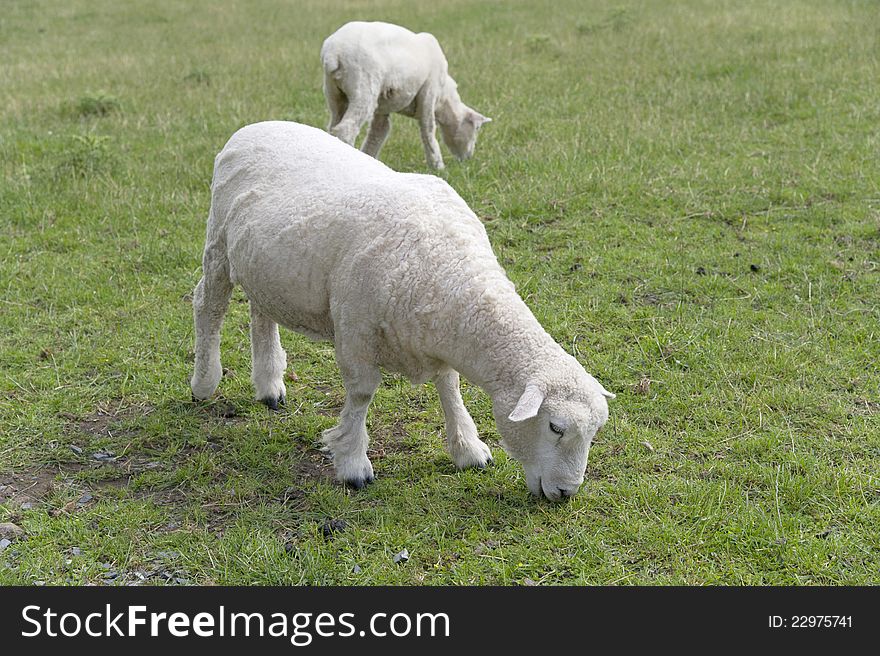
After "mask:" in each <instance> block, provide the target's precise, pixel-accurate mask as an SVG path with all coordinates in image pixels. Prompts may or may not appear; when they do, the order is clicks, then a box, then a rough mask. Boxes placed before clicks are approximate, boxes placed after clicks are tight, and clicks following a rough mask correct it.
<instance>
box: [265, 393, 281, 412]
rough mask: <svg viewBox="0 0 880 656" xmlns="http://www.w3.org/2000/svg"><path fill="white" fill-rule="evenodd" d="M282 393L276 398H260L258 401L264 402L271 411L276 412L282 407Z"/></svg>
mask: <svg viewBox="0 0 880 656" xmlns="http://www.w3.org/2000/svg"><path fill="white" fill-rule="evenodd" d="M284 401H285V399H284V395H283V394H282V395H280V396H279V397H278V398H277V399H273V398H268V399H260V403H265V404H266V406H267V407H268V408H269V409H270V410H272V411H273V412H278V410H279V408H283V407H284Z"/></svg>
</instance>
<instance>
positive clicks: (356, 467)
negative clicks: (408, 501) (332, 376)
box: [321, 347, 382, 490]
mask: <svg viewBox="0 0 880 656" xmlns="http://www.w3.org/2000/svg"><path fill="white" fill-rule="evenodd" d="M337 349H338V347H337ZM337 360H338V361H339V369H340V372H341V373H342V381H343V383H344V384H345V404H344V405H343V407H342V412H341V413H340V416H339V423H338V424H337V425H336V426H334V427H333V428H331V429H329V430H325V431H324V433H323V435H322V437H321V439H322V441H323V442H324V444H325V445H326V446H327V449H328V450H329V451H330V454H331V455H332V456H333V466H334V467H335V468H336V478H337V479H338V480H340V481H342V482H343V483H346V484H347V485H350V486H351V487H353V488H355V489H358V490H359V489H361V488H362V487H364V486H365V485H366V484H367V483H369V482H371V481H372V480H373V464H372V463H371V462H370V459H369V458H368V457H367V446H368V444H369V440H370V438H369V435H367V409H368V408H369V407H370V402H371V401H372V400H373V395H374V394H375V393H376V390H377V389H378V388H379V383H381V382H382V375H381V373H380V372H379V367H377V366H376V365H374V364H368V363H365V362H362V361H359V360H348V359H346V358H345V357H344V356H342V357H340V353H339V350H337Z"/></svg>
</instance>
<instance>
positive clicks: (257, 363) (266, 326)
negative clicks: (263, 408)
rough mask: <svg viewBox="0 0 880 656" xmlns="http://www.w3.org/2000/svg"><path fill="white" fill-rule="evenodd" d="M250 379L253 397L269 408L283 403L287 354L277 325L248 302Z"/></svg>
mask: <svg viewBox="0 0 880 656" xmlns="http://www.w3.org/2000/svg"><path fill="white" fill-rule="evenodd" d="M251 368H252V371H251V380H252V381H253V383H254V388H255V389H256V391H257V398H258V399H259V400H260V401H262V402H263V403H265V404H266V405H267V406H269V408H271V409H272V410H278V406H279V405H284V401H285V398H286V396H287V394H286V391H285V389H284V370H285V369H286V368H287V355H286V354H285V353H284V349H283V348H281V338H280V336H279V335H278V324H277V323H275V322H274V321H272V320H271V319H269V318H268V317H266V316H265V315H263V314H260V313H259V312H258V311H257V310H256V308H254V304H253V302H251Z"/></svg>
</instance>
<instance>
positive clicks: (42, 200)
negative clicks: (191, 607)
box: [0, 0, 880, 584]
mask: <svg viewBox="0 0 880 656" xmlns="http://www.w3.org/2000/svg"><path fill="white" fill-rule="evenodd" d="M357 18H361V19H363V18H367V19H385V20H389V21H392V22H399V23H402V24H405V25H408V26H410V27H413V28H416V29H419V30H426V31H430V32H433V33H434V34H435V35H437V37H438V38H439V39H440V41H441V43H442V44H443V45H444V47H445V49H446V52H447V56H448V59H449V61H450V67H451V72H452V74H453V75H454V76H455V77H456V79H457V80H458V82H459V88H460V91H461V94H462V97H463V98H464V99H465V101H466V102H468V103H469V104H471V105H473V106H474V107H476V108H477V109H479V110H480V111H482V112H484V113H486V114H488V115H489V116H492V117H493V118H494V119H495V121H494V122H493V123H492V124H490V125H488V126H486V128H485V129H484V130H483V132H482V136H481V140H480V142H479V143H478V145H477V151H476V156H475V158H474V159H473V160H471V161H470V162H467V163H465V164H459V163H456V162H454V161H451V158H450V157H448V155H447V162H448V164H449V169H448V171H447V172H446V173H445V174H444V175H445V177H446V178H447V179H448V180H449V182H450V183H451V184H452V186H453V187H454V188H455V189H456V190H457V191H458V192H459V193H460V194H461V195H462V197H463V198H464V199H465V200H466V201H467V202H468V203H469V204H470V205H471V207H472V208H473V209H474V210H475V211H476V212H477V214H478V215H480V216H481V217H482V218H483V219H484V221H485V224H486V229H487V230H488V232H489V236H490V238H491V240H492V243H493V245H494V247H495V249H496V253H497V254H498V257H499V259H500V261H501V262H502V264H503V265H504V266H505V268H506V269H507V271H508V273H509V275H510V277H511V278H512V279H513V280H514V282H515V283H516V284H517V287H518V289H519V290H520V292H521V294H522V295H523V297H524V298H525V299H526V301H527V302H528V303H529V305H530V306H531V307H532V308H533V310H534V311H535V313H536V315H537V317H538V319H539V320H540V321H541V322H542V323H543V325H544V326H545V327H546V328H547V330H548V331H549V332H550V333H551V334H552V335H553V336H554V337H555V338H556V339H557V340H558V341H559V342H560V343H561V344H562V345H563V346H564V347H565V348H566V349H568V350H569V351H570V352H572V353H574V354H575V355H577V357H579V359H580V360H581V361H582V362H583V363H584V365H585V366H586V368H587V369H588V370H589V371H591V372H592V373H593V374H595V375H596V376H597V377H598V378H599V379H600V380H601V381H602V382H603V383H604V384H605V386H606V387H608V389H610V390H613V391H616V392H617V393H618V397H617V400H616V401H614V402H613V404H612V406H611V420H610V421H609V424H608V426H607V427H606V429H605V430H604V431H603V432H602V433H601V434H600V436H599V439H598V440H597V442H596V444H595V446H594V448H593V452H592V454H591V458H590V465H589V468H588V476H587V482H586V484H585V485H584V488H583V489H582V492H581V494H580V495H579V496H578V497H577V498H576V499H574V500H572V501H571V502H570V503H566V504H560V505H556V504H551V503H547V502H541V501H536V500H534V499H532V498H530V497H529V495H528V492H527V489H526V486H525V482H524V478H523V474H522V470H521V467H520V466H519V465H518V464H517V463H516V462H514V461H513V460H511V459H508V458H506V457H505V456H504V455H503V453H502V452H501V450H500V448H498V446H497V433H496V429H495V426H494V423H493V421H492V416H491V409H490V404H489V401H488V399H487V398H486V397H485V395H484V394H483V393H482V392H481V391H480V390H478V389H476V388H473V387H467V386H466V388H465V401H466V403H467V404H468V406H469V407H470V408H471V409H472V411H473V414H474V416H475V418H476V420H477V423H478V426H479V427H480V429H481V432H482V435H483V436H484V437H485V439H486V440H487V441H488V442H489V443H490V445H491V446H492V447H493V451H494V453H495V460H496V465H495V466H494V467H493V468H491V469H490V470H488V471H486V472H461V473H459V472H457V471H455V469H454V467H453V466H452V464H451V462H450V461H449V459H448V457H447V456H446V455H445V453H444V451H443V443H442V434H441V430H442V416H441V413H440V409H439V403H438V400H437V398H436V393H435V391H434V390H433V389H432V388H431V387H430V386H423V387H418V388H413V387H411V386H410V385H409V384H408V383H407V382H406V381H405V380H402V379H399V378H398V377H395V376H393V375H390V374H389V375H386V379H385V385H384V386H383V387H382V388H381V390H380V392H379V394H378V396H377V398H376V402H375V404H374V406H373V408H372V410H371V414H370V417H369V427H370V430H371V434H372V446H371V449H372V454H371V455H372V459H373V463H374V466H375V468H376V472H377V475H378V479H377V481H376V482H375V483H374V484H373V485H371V486H369V487H368V489H366V490H365V491H362V492H352V491H349V490H346V489H344V488H343V487H341V486H339V485H338V484H336V483H335V482H334V481H333V480H332V478H331V474H330V471H329V468H328V466H327V464H326V463H325V462H324V461H323V459H322V457H321V456H320V455H319V454H318V453H317V451H316V450H315V447H314V444H315V440H316V438H317V437H318V436H319V434H320V431H321V430H322V429H324V428H328V427H329V426H331V425H332V424H333V422H334V417H335V415H336V413H337V412H338V409H339V406H340V404H341V401H342V398H343V388H342V385H341V383H340V379H339V375H338V372H337V370H336V367H335V364H334V360H333V352H332V347H331V346H330V345H328V344H322V343H315V342H310V341H308V340H307V339H305V338H303V337H300V336H298V335H295V334H292V333H289V332H283V333H282V340H283V342H284V345H285V348H286V349H287V351H288V354H289V361H290V366H291V369H293V370H294V371H295V372H296V375H297V377H298V379H297V380H291V381H289V384H288V387H289V390H288V398H289V408H288V411H287V412H285V413H283V414H279V415H272V414H271V413H268V412H267V411H266V409H265V408H264V407H263V406H261V405H259V404H258V403H256V402H254V401H253V399H252V390H251V387H250V383H249V357H250V356H249V343H248V337H247V330H248V317H247V306H246V304H245V302H244V297H243V295H242V294H241V293H240V292H237V293H236V295H235V297H234V302H233V303H232V308H231V312H230V314H229V317H228V319H227V321H226V324H225V327H224V331H223V345H222V349H223V357H224V366H225V367H227V368H228V373H227V376H226V377H225V378H224V380H223V381H222V384H221V388H220V393H221V394H222V397H221V398H218V400H217V401H216V402H215V403H213V404H209V405H200V404H194V403H192V402H190V401H189V396H190V394H189V389H188V384H187V382H188V377H189V375H190V368H191V366H192V342H193V335H192V327H191V305H190V297H189V294H190V293H191V290H192V288H193V286H194V284H195V282H196V281H197V280H198V277H199V265H200V259H201V250H202V246H203V239H204V224H205V218H206V214H207V209H208V203H209V184H210V178H211V167H212V162H213V157H214V155H215V154H216V153H217V152H218V151H219V149H220V148H221V147H222V146H223V144H224V142H225V140H226V139H227V138H228V137H229V136H230V135H231V134H232V133H233V132H234V131H235V130H236V129H237V128H238V127H240V126H242V125H244V124H246V123H251V122H255V121H259V120H263V119H270V118H274V119H290V120H297V121H301V122H304V123H308V124H311V125H318V126H322V127H323V126H324V124H325V122H326V110H325V107H324V101H323V96H322V93H321V71H320V64H319V61H318V51H319V49H320V45H321V42H322V40H323V39H324V37H325V36H327V35H328V34H330V33H331V32H332V31H333V30H334V29H335V28H336V27H338V26H339V25H340V24H342V23H343V22H345V21H347V20H351V19H357ZM878 25H880V8H878V6H877V4H876V3H874V2H868V1H855V0H853V1H847V2H843V1H833V2H828V1H827V0H788V1H785V2H776V1H772V0H752V1H745V2H732V1H728V2H716V1H710V0H685V1H682V2H676V3H667V2H659V1H656V2H655V1H647V0H643V1H641V2H635V1H626V0H621V1H620V2H617V3H614V4H606V3H604V2H599V1H598V0H589V1H576V0H560V1H558V2H554V3H551V4H547V5H536V4H535V3H532V2H526V1H521V2H508V1H506V0H505V1H504V2H487V3H480V4H476V3H470V2H456V1H449V2H430V3H428V2H425V3H409V2H394V1H392V0H387V1H383V0H379V1H375V2H358V3H355V2H345V1H333V2H328V1H327V0H322V1H321V2H317V1H310V2H296V3H292V2H288V1H286V0H252V1H243V0H242V1H239V2H226V3H222V4H220V3H208V4H206V3H185V2H172V1H171V0H159V1H157V2H151V3H147V4H143V3H142V4H140V5H135V4H132V3H118V2H111V1H109V0H89V1H88V2H86V1H85V0H71V1H69V2H65V3H58V2H49V1H48V0H37V1H28V2H25V1H24V0H13V1H12V2H7V3H5V6H4V10H3V13H2V16H0V176H2V177H0V485H6V488H5V492H4V488H0V498H5V499H6V500H5V502H4V503H2V504H0V523H2V522H14V523H15V524H17V525H19V526H21V527H22V528H23V529H24V530H25V532H26V535H25V537H23V538H19V539H16V540H15V541H14V542H13V543H12V545H10V546H9V547H8V548H7V549H5V550H4V551H2V553H0V583H5V584H13V583H17V584H29V583H32V582H36V581H45V582H47V583H50V584H81V583H86V582H98V583H101V582H108V583H113V584H122V583H126V582H132V581H139V580H140V576H139V573H140V575H141V576H143V577H144V578H145V582H147V583H162V582H166V581H167V582H170V583H175V582H181V581H186V582H190V583H198V584H207V583H219V584H299V583H309V584H383V583H384V584H422V583H424V584H463V583H469V584H523V583H527V582H537V583H540V584H867V583H877V582H878V573H880V365H878V363H880V340H878V338H880V325H878V318H880V311H878V302H880V293H878V292H880V273H878V267H880V264H878V263H880V189H878V182H880V159H878V157H877V153H878V149H880V105H878V103H877V93H876V91H877V84H876V82H877V80H878V79H880V66H878V63H880V62H878V60H880V45H878V44H880V41H878V37H880V32H878ZM393 123H394V128H393V131H392V136H391V138H390V141H389V143H388V144H387V146H386V148H385V150H384V151H383V159H384V160H385V161H386V162H387V163H388V164H389V165H391V166H392V167H394V168H396V169H399V170H405V171H424V155H423V152H422V149H421V145H420V143H419V139H418V130H417V126H416V124H415V123H414V122H413V121H411V120H408V119H405V118H402V117H399V118H396V119H394V120H393ZM71 445H73V446H76V447H79V448H80V449H82V453H76V452H75V451H74V450H73V449H71V448H70V447H71ZM108 450H109V451H111V452H113V454H115V456H117V457H118V459H117V460H115V461H111V462H102V461H98V460H95V459H94V458H93V457H92V456H91V454H92V453H96V452H101V451H108ZM30 486H33V487H30ZM4 495H5V496H4ZM23 502H24V507H22V505H21V504H22V503H23ZM330 519H342V520H344V521H345V522H346V523H347V527H346V529H345V530H344V531H342V532H339V533H336V534H334V535H332V536H330V537H329V538H326V537H325V536H324V535H323V533H322V530H321V526H322V524H324V523H325V522H327V521H329V520H330ZM403 548H406V549H408V551H409V553H410V554H411V557H410V560H409V561H408V562H406V563H405V564H400V565H397V564H394V563H393V562H392V556H393V554H395V553H396V552H397V551H399V550H401V549H403ZM355 566H357V568H356V567H355ZM108 572H110V573H109V574H108ZM113 574H115V575H116V576H115V578H114V577H113Z"/></svg>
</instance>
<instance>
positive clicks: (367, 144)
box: [361, 114, 391, 159]
mask: <svg viewBox="0 0 880 656" xmlns="http://www.w3.org/2000/svg"><path fill="white" fill-rule="evenodd" d="M389 132H391V120H390V118H389V117H388V114H374V115H373V120H372V121H371V122H370V129H369V131H368V132H367V138H366V139H364V143H363V145H362V146H361V150H362V151H363V152H364V153H366V154H367V155H369V156H370V157H375V158H376V159H379V151H381V150H382V146H383V145H384V144H385V140H386V139H387V138H388V133H389Z"/></svg>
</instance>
